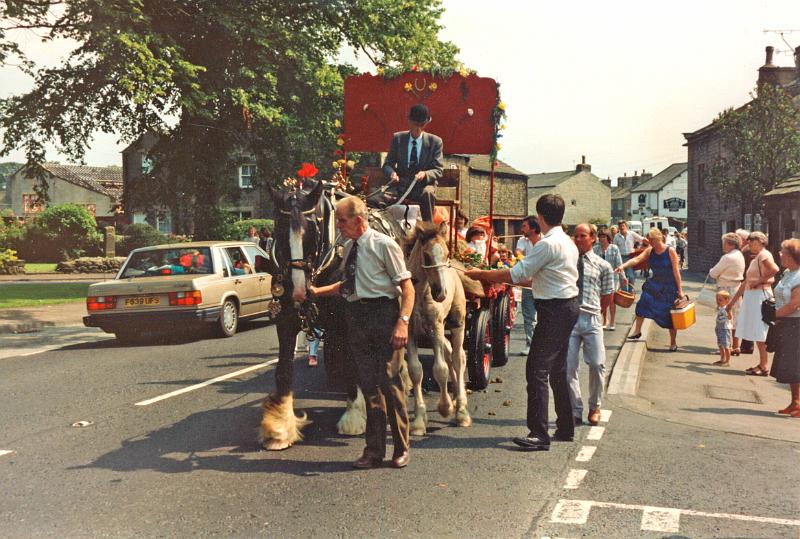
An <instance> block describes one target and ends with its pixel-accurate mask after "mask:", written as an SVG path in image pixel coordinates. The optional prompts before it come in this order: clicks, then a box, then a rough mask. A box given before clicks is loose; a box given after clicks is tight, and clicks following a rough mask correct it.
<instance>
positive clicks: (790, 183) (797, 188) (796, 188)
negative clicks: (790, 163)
mask: <svg viewBox="0 0 800 539" xmlns="http://www.w3.org/2000/svg"><path fill="white" fill-rule="evenodd" d="M790 194H792V195H794V194H800V174H798V175H797V176H791V177H789V178H786V179H785V180H783V181H781V182H780V183H778V185H776V186H775V188H774V189H773V190H772V191H769V192H767V193H764V196H765V197H776V196H784V195H790Z"/></svg>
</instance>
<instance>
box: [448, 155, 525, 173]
mask: <svg viewBox="0 0 800 539" xmlns="http://www.w3.org/2000/svg"><path fill="white" fill-rule="evenodd" d="M453 155H458V156H461V157H466V158H467V159H469V162H468V164H467V166H468V167H469V168H470V169H471V170H475V171H477V172H486V173H487V174H488V173H490V172H491V170H492V162H491V161H489V156H488V155H479V154H467V153H459V154H453ZM494 173H495V174H502V175H505V176H515V177H518V178H527V177H528V175H527V174H525V173H524V172H520V171H519V170H517V169H515V168H514V167H512V166H511V165H509V164H508V163H504V162H503V161H500V160H499V159H498V160H497V167H496V168H495V169H494Z"/></svg>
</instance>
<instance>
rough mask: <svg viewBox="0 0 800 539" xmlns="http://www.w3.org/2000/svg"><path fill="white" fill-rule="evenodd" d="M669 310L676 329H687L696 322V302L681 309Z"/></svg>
mask: <svg viewBox="0 0 800 539" xmlns="http://www.w3.org/2000/svg"><path fill="white" fill-rule="evenodd" d="M669 312H670V314H671V315H672V327H674V328H675V329H687V328H689V327H691V326H692V325H693V324H694V323H695V312H694V302H692V303H689V304H688V305H686V306H685V307H681V308H680V309H670V310H669Z"/></svg>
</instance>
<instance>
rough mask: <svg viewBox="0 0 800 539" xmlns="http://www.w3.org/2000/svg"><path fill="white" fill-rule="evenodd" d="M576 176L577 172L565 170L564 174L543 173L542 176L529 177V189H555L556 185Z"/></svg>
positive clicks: (531, 175) (532, 175)
mask: <svg viewBox="0 0 800 539" xmlns="http://www.w3.org/2000/svg"><path fill="white" fill-rule="evenodd" d="M575 174H579V172H576V171H575V170H565V171H562V172H543V173H541V174H529V175H528V188H529V189H531V188H532V189H541V188H544V187H555V186H556V185H558V184H560V183H562V182H564V181H566V180H568V179H570V178H571V177H572V176H574V175H575Z"/></svg>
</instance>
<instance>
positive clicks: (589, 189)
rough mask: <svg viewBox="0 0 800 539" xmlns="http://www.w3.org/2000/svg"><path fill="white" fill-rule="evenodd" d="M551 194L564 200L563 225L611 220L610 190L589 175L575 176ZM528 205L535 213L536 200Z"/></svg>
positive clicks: (584, 173)
mask: <svg viewBox="0 0 800 539" xmlns="http://www.w3.org/2000/svg"><path fill="white" fill-rule="evenodd" d="M552 192H553V193H556V194H559V195H561V196H562V198H563V199H564V203H565V204H566V208H565V211H564V223H565V224H568V225H577V224H579V223H584V222H587V221H591V220H593V219H602V220H604V221H608V220H609V219H611V189H610V188H609V187H607V186H605V185H603V183H602V182H601V181H600V180H599V179H598V178H597V176H595V175H593V174H591V173H587V172H580V173H578V174H575V175H574V176H572V177H571V178H569V179H568V180H566V181H564V182H562V183H560V184H559V185H557V186H556V187H555V188H554V189H553V190H552ZM537 198H538V197H537ZM528 204H529V205H530V207H531V211H535V208H536V200H529V201H528Z"/></svg>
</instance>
